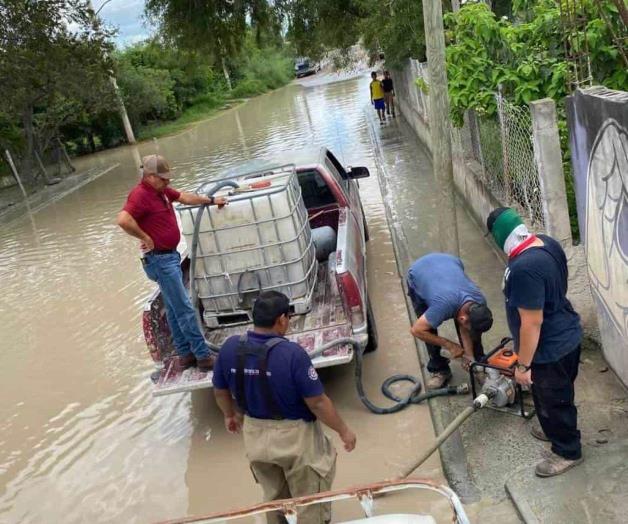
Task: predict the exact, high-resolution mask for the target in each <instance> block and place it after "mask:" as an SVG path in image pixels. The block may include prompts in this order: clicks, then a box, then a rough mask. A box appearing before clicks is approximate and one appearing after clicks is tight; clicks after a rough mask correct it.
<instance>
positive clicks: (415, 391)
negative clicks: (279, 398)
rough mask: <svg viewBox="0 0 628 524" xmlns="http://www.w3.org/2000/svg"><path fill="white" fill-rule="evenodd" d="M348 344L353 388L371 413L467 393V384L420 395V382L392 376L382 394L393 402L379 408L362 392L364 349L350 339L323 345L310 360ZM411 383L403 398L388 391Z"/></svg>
mask: <svg viewBox="0 0 628 524" xmlns="http://www.w3.org/2000/svg"><path fill="white" fill-rule="evenodd" d="M345 344H350V345H351V346H352V347H353V352H354V354H355V370H354V376H355V387H356V389H357V391H358V396H359V397H360V400H361V401H362V404H364V405H365V406H366V407H367V408H368V409H369V410H370V411H371V412H373V413H375V414H377V415H388V414H390V413H397V412H398V411H401V410H402V409H404V408H406V407H408V406H409V405H410V404H419V403H421V402H423V401H424V400H425V399H428V398H433V397H443V396H446V395H463V394H466V393H468V392H469V386H468V385H467V384H462V385H461V386H448V387H446V388H439V389H432V390H430V391H426V392H425V393H421V389H422V387H423V384H422V383H421V381H420V380H419V379H418V378H416V377H413V376H412V375H403V374H399V375H392V376H390V377H388V378H387V379H386V380H385V381H384V382H383V384H382V393H383V394H384V396H386V397H387V398H389V399H390V400H392V401H393V402H395V404H393V405H392V406H389V407H381V406H377V405H376V404H374V403H373V402H371V401H370V400H369V398H368V397H367V396H366V392H365V391H364V384H363V383H362V363H363V357H364V349H362V348H361V347H360V344H359V343H358V342H357V340H355V339H354V338H351V337H343V338H339V339H336V340H334V341H333V342H330V343H329V344H325V345H324V346H322V347H320V348H318V350H317V351H316V352H314V353H311V354H310V357H311V358H315V357H316V356H318V355H320V354H322V353H323V351H326V350H327V349H329V348H331V347H333V346H337V345H345ZM402 381H404V382H411V383H412V384H414V387H413V388H412V390H411V391H410V394H409V395H408V396H407V397H405V398H400V397H397V396H396V395H394V394H393V393H392V392H391V391H390V387H391V386H392V385H393V384H394V383H396V382H402Z"/></svg>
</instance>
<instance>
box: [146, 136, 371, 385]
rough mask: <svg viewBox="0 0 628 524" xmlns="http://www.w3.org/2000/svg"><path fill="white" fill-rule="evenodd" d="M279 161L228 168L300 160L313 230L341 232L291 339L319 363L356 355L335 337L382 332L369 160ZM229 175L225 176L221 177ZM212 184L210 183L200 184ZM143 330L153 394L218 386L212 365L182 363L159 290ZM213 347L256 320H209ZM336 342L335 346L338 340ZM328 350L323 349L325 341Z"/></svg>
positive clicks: (304, 155)
mask: <svg viewBox="0 0 628 524" xmlns="http://www.w3.org/2000/svg"><path fill="white" fill-rule="evenodd" d="M276 160H279V161H278V162H277V161H272V160H270V161H268V160H255V161H253V162H247V163H245V164H242V165H240V166H236V168H232V169H230V170H229V172H228V173H227V175H228V176H233V177H234V178H235V177H237V176H238V174H240V175H241V174H245V173H247V172H252V171H256V172H265V170H269V171H268V173H269V174H272V170H273V166H278V165H281V164H286V163H290V164H293V165H294V166H295V167H296V173H297V177H298V183H299V187H300V190H301V197H302V198H303V202H304V204H305V207H306V208H307V213H308V221H309V224H310V227H311V228H312V229H314V228H318V227H323V226H329V227H331V228H332V229H333V230H334V231H335V232H336V238H337V240H336V249H335V251H333V252H332V253H331V254H330V255H329V257H328V258H327V260H324V261H319V263H318V273H317V279H316V284H315V287H314V292H313V298H312V305H311V308H310V310H309V311H308V312H306V313H305V314H301V315H294V316H293V317H292V318H291V320H290V328H289V331H288V333H287V335H286V336H287V338H288V339H290V340H292V341H294V342H297V343H299V344H300V345H301V346H302V347H304V348H305V350H306V351H307V352H308V353H310V354H312V355H313V364H314V366H315V367H316V368H323V367H329V366H337V365H340V364H346V363H348V362H351V361H352V360H353V357H354V355H353V351H354V350H353V349H352V346H351V345H349V344H342V343H340V344H336V345H334V344H333V342H334V341H335V340H338V339H341V338H346V337H351V338H353V339H354V340H356V341H357V342H358V344H359V347H360V349H361V350H363V351H370V350H374V349H375V348H376V346H377V336H376V330H375V324H374V321H373V315H372V312H371V307H370V303H369V300H368V294H367V278H366V242H367V240H368V230H367V226H366V220H365V218H364V211H363V209H362V203H361V201H360V194H359V185H358V181H357V179H359V178H364V177H368V176H369V172H368V169H367V168H365V167H354V168H345V167H343V166H342V164H341V163H340V162H339V161H338V160H337V159H336V157H335V156H334V155H333V153H332V152H331V151H329V150H327V149H326V148H318V149H310V150H305V151H298V152H293V153H289V154H286V155H282V157H281V159H276ZM219 178H220V179H224V175H222V176H221V177H219ZM200 187H201V188H202V187H207V183H204V184H202V185H201V186H200ZM181 258H182V262H181V265H182V270H183V275H184V279H185V280H186V281H187V280H189V268H190V258H189V257H188V253H187V249H186V250H184V251H183V253H182V257H181ZM142 322H143V331H144V337H145V339H146V343H147V345H148V350H149V352H150V356H151V357H152V359H153V361H154V362H155V364H156V370H155V372H154V373H152V375H151V378H152V380H153V383H154V390H153V394H154V395H156V396H158V395H166V394H170V393H178V392H182V391H192V390H195V389H202V388H208V387H211V378H212V372H211V371H210V372H208V373H203V372H201V371H199V370H198V369H197V368H188V369H185V370H183V369H182V368H181V366H180V365H179V361H178V357H177V356H176V353H175V350H174V346H173V344H172V338H171V335H170V331H169V329H168V324H167V321H166V315H165V309H164V304H163V299H162V297H161V293H160V292H159V289H156V290H155V291H154V292H153V293H152V294H151V296H150V298H149V299H148V300H147V302H146V304H145V306H144V312H143V318H142ZM203 328H204V331H205V337H206V339H207V341H208V342H209V343H210V344H211V346H212V347H214V348H217V347H219V346H220V345H221V344H222V342H223V341H224V340H225V339H226V338H227V337H229V336H231V335H235V334H241V333H243V332H245V330H246V329H251V328H252V326H251V325H250V324H248V325H247V324H244V325H237V326H219V327H215V328H213V329H210V328H208V327H206V326H203ZM330 346H331V347H330ZM323 347H325V348H326V349H325V350H324V351H322V352H321V348H323Z"/></svg>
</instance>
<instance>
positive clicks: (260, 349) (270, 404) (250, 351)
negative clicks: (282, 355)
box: [235, 334, 284, 420]
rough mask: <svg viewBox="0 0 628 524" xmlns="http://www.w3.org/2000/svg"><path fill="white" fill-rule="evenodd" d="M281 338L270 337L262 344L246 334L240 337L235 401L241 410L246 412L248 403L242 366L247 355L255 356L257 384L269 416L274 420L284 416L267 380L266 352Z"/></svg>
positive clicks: (280, 340)
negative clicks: (255, 342)
mask: <svg viewBox="0 0 628 524" xmlns="http://www.w3.org/2000/svg"><path fill="white" fill-rule="evenodd" d="M282 341H283V339H281V338H279V337H275V338H271V339H270V340H268V341H267V342H266V343H265V344H264V345H263V346H259V345H257V344H252V343H251V342H249V340H248V336H247V335H246V334H244V335H242V336H241V337H240V345H239V346H238V350H237V353H236V391H235V397H236V402H237V404H238V406H239V407H240V409H241V410H242V412H244V413H247V414H248V403H247V400H246V390H245V386H244V379H245V376H244V367H245V365H246V357H247V356H255V357H256V358H257V367H258V370H259V384H260V388H261V391H262V393H263V395H264V397H265V402H266V406H267V408H268V411H269V412H270V415H271V417H272V418H273V419H274V420H282V419H283V418H284V417H283V415H282V414H281V411H280V409H279V407H278V406H277V403H276V402H275V398H274V396H273V392H272V388H271V386H270V381H269V380H268V353H269V351H270V350H271V349H272V348H274V347H275V346H276V345H277V344H279V343H280V342H282Z"/></svg>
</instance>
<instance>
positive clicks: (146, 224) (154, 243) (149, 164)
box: [117, 155, 227, 372]
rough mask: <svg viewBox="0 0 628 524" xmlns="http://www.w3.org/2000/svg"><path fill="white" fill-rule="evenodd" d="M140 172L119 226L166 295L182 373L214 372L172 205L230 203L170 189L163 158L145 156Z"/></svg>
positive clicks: (165, 162)
mask: <svg viewBox="0 0 628 524" xmlns="http://www.w3.org/2000/svg"><path fill="white" fill-rule="evenodd" d="M141 170H142V179H141V180H140V182H139V183H138V184H137V185H136V186H135V187H134V188H133V189H132V190H131V192H130V193H129V195H128V197H127V201H126V203H125V205H124V207H123V209H122V211H120V213H119V214H118V220H117V222H118V225H119V226H120V227H121V228H122V229H123V230H124V231H125V232H126V233H128V234H129V235H131V236H132V237H135V238H137V239H139V240H140V242H141V243H140V249H141V251H142V257H141V261H142V265H143V267H144V272H145V273H146V276H147V277H148V278H149V279H151V280H153V281H154V282H157V284H158V285H159V289H160V290H161V295H162V297H163V299H164V304H165V306H166V318H167V320H168V326H169V328H170V332H171V333H172V339H173V343H174V346H175V349H176V352H177V354H178V355H179V364H180V365H181V366H182V367H183V368H189V367H192V366H194V365H196V366H197V367H198V369H199V370H200V371H204V372H207V371H209V370H210V369H211V368H212V365H213V357H212V356H211V355H210V351H209V348H208V346H207V342H206V341H205V338H204V336H203V334H202V333H201V330H200V328H199V326H198V323H197V321H196V312H195V311H194V307H193V306H192V303H191V301H190V297H189V295H188V292H187V289H186V287H185V285H184V284H183V274H182V272H181V256H180V255H179V252H178V251H177V245H178V244H179V240H180V238H181V233H180V231H179V226H178V225H177V218H176V216H175V212H174V208H173V206H172V203H173V202H181V203H182V204H187V205H201V204H206V205H218V206H224V205H226V204H227V200H226V199H225V198H223V197H215V198H214V197H206V196H203V195H196V194H194V193H186V192H184V191H177V190H176V189H173V188H171V187H170V180H171V179H172V178H173V177H174V173H173V172H172V170H171V169H170V166H169V164H168V161H167V160H166V159H165V158H164V157H163V156H160V155H149V156H146V157H144V158H143V159H142V166H141Z"/></svg>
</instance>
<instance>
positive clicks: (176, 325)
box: [144, 252, 209, 360]
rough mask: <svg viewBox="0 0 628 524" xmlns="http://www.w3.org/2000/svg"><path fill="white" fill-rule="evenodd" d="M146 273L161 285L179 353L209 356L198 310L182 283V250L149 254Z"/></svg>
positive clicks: (201, 356)
mask: <svg viewBox="0 0 628 524" xmlns="http://www.w3.org/2000/svg"><path fill="white" fill-rule="evenodd" d="M145 261H146V263H145V264H144V272H145V273H146V276H147V277H148V278H150V279H151V280H153V281H154V282H157V284H159V289H160V290H161V296H162V297H163V300H164V304H165V306H166V318H167V319H168V326H169V327H170V332H171V333H172V339H173V342H174V347H175V349H176V350H177V353H178V354H179V355H180V356H182V357H185V356H187V355H189V354H190V353H193V354H194V356H195V357H196V359H197V360H201V359H204V358H208V357H209V348H208V347H207V343H206V342H205V338H204V337H203V334H202V333H201V330H200V328H199V326H198V323H197V321H196V313H195V311H194V307H193V306H192V302H190V296H189V295H188V291H187V289H186V288H185V286H184V285H183V273H182V271H181V255H179V253H176V252H175V253H166V254H152V253H149V254H146V255H145Z"/></svg>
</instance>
